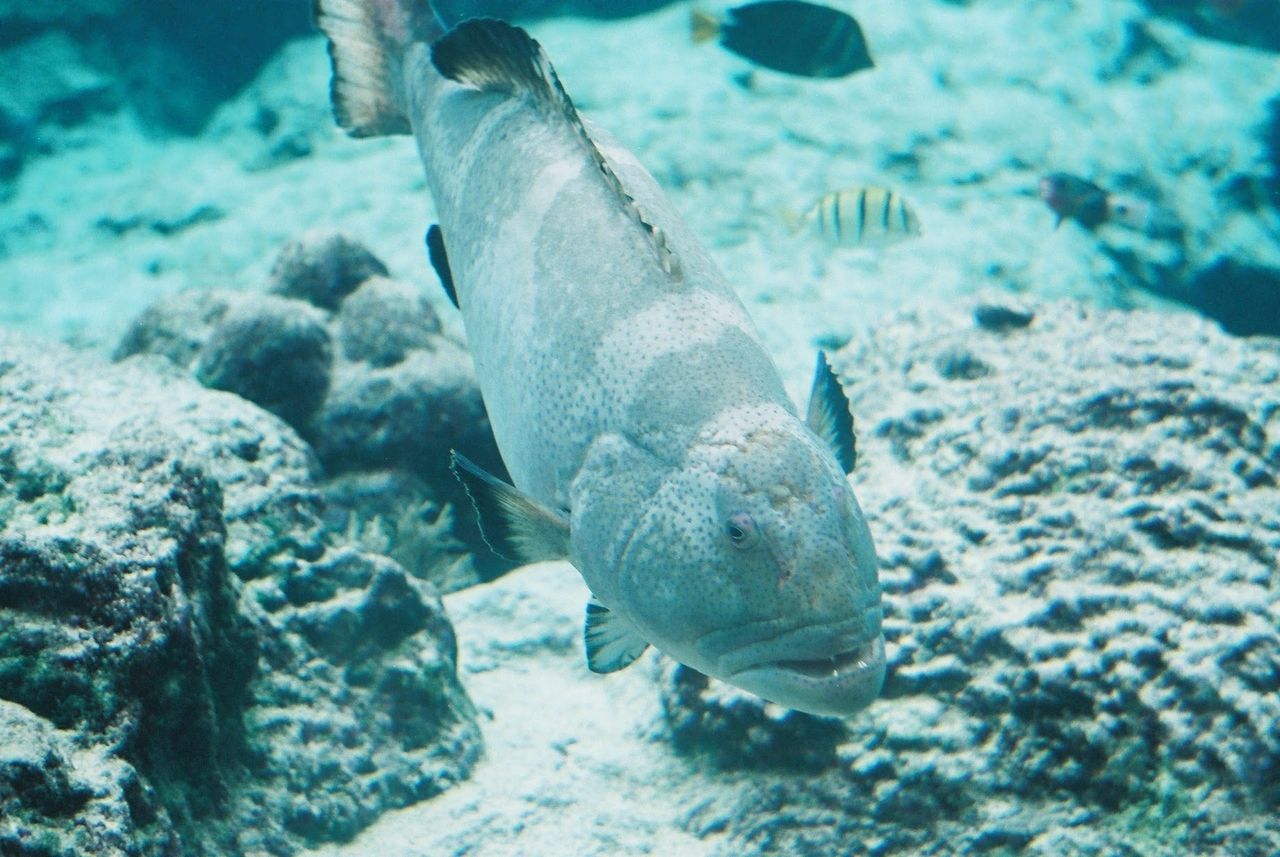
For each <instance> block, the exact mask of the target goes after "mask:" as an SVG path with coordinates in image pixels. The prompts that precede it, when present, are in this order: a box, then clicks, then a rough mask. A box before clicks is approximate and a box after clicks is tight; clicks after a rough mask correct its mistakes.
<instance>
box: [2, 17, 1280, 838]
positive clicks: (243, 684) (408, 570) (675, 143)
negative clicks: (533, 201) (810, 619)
mask: <svg viewBox="0 0 1280 857" xmlns="http://www.w3.org/2000/svg"><path fill="white" fill-rule="evenodd" d="M443 5H447V7H448V9H447V11H448V13H449V14H450V15H455V16H464V15H469V14H488V15H496V16H503V17H512V18H513V20H515V21H517V22H519V23H521V24H522V25H523V26H526V27H527V28H528V29H529V30H530V32H531V33H532V34H533V35H534V36H535V37H536V38H537V39H538V40H539V41H540V42H541V43H542V44H543V46H544V48H545V49H546V51H547V53H548V55H549V56H550V58H551V59H552V61H553V62H554V63H555V66H556V69H557V71H558V73H559V76H560V79H561V80H562V81H563V83H564V86H565V88H566V89H567V90H568V92H569V93H571V95H572V97H573V99H574V102H575V103H576V104H577V106H578V109H579V110H580V111H581V113H582V114H583V115H584V116H585V117H587V118H588V119H590V120H591V121H593V122H594V123H596V124H598V125H599V126H601V127H604V128H606V129H608V130H609V131H611V132H612V133H613V134H614V135H615V136H616V137H617V138H618V139H619V140H620V141H621V142H622V143H623V144H625V145H626V146H627V147H628V148H630V149H631V150H632V151H633V152H634V153H635V154H636V156H637V157H638V158H639V160H640V161H641V163H643V164H644V165H645V166H646V167H647V168H648V169H649V170H650V171H651V172H652V173H653V175H654V176H655V177H656V179H657V181H658V183H659V184H660V185H661V186H662V188H663V189H664V190H665V191H666V192H667V194H668V195H669V197H670V199H671V200H672V202H673V203H674V205H675V207H676V209H678V211H679V212H680V214H681V215H682V216H683V217H684V218H685V219H686V221H687V222H688V223H689V224H690V226H691V227H692V228H693V231H694V232H695V233H696V234H698V235H699V236H700V237H701V238H702V239H703V241H704V242H705V243H706V244H707V245H708V246H709V247H710V249H711V252H712V254H713V255H714V257H715V259H716V262H717V263H718V264H719V265H720V266H721V267H722V269H723V270H724V271H725V273H726V274H727V275H728V277H729V280H730V281H731V282H732V283H733V285H734V287H735V288H736V289H737V291H738V293H739V295H740V296H741V297H742V299H743V300H744V302H745V303H746V305H747V306H748V309H749V310H750V312H751V314H752V317H753V319H754V320H755V322H756V324H757V325H758V326H759V329H760V332H761V335H762V338H763V339H764V341H765V344H766V346H767V347H768V349H769V351H770V353H771V354H772V355H773V357H774V359H775V360H776V362H777V364H778V366H779V368H780V369H781V371H782V375H783V378H784V381H785V382H786V384H787V387H788V390H789V391H790V392H791V394H792V396H793V398H795V399H796V400H797V401H802V400H803V399H804V396H805V393H806V390H807V386H808V383H809V380H810V374H811V372H812V367H813V360H814V351H815V349H817V348H819V347H820V348H823V349H826V350H827V351H828V352H829V353H830V355H831V360H832V364H833V366H834V368H835V369H836V371H837V372H838V373H839V375H840V378H841V379H842V381H843V382H844V384H845V387H846V391H847V392H848V395H849V397H850V399H851V401H852V405H853V411H854V414H855V417H856V421H857V427H858V465H857V469H856V470H855V472H854V474H853V477H852V478H853V480H854V483H855V485H856V486H857V489H858V495H859V498H860V500H861V502H862V504H863V507H864V509H865V510H866V513H867V516H868V519H869V522H870V525H871V529H872V533H873V535H874V537H875V541H876V545H877V550H878V553H879V556H880V561H881V571H880V578H881V585H882V587H883V592H884V603H885V634H886V638H887V654H888V661H889V674H888V677H887V679H886V683H885V688H884V692H883V694H882V696H881V698H880V699H879V700H878V701H877V702H875V703H874V704H873V705H872V706H871V707H870V708H869V709H868V710H866V711H865V712H863V713H861V714H859V715H857V716H854V717H852V718H849V719H847V720H843V721H841V720H832V719H823V718H816V717H810V716H807V715H804V714H799V713H796V712H790V711H787V710H785V709H782V708H779V707H777V706H774V705H770V704H764V703H762V702H761V701H760V700H758V699H756V698H755V697H752V696H750V695H748V694H745V693H742V692H739V691H736V690H734V689H732V688H729V687H727V686H725V685H721V684H719V683H717V682H714V681H709V680H707V679H706V678H705V677H703V676H701V675H699V674H697V673H694V672H692V671H691V670H687V669H684V668H682V667H679V666H678V665H675V664H674V663H672V662H670V661H668V660H665V659H663V658H662V657H660V656H658V655H656V654H654V653H652V652H650V653H648V654H646V655H645V656H644V657H643V658H642V659H641V660H640V661H639V662H637V663H636V664H635V665H634V666H632V667H631V668H629V669H627V670H625V671H622V672H619V673H615V674H612V675H609V676H598V675H594V674H591V673H589V672H588V671H587V670H586V669H585V667H584V665H583V655H582V639H581V637H582V609H583V604H584V603H585V600H586V591H585V587H584V586H583V584H582V582H581V580H580V578H579V577H578V575H577V574H576V572H574V571H573V570H572V569H571V568H569V567H568V566H565V565H562V564H544V565H540V566H536V567H533V568H528V569H523V570H521V571H520V572H519V573H517V574H510V575H508V574H507V572H508V571H510V570H511V564H510V563H508V562H506V561H505V560H502V559H501V558H499V557H497V556H495V555H493V554H492V553H490V552H489V551H488V550H487V548H486V546H485V544H484V543H483V541H482V540H481V539H480V537H479V534H478V532H477V530H476V528H475V525H474V522H473V521H472V520H471V519H470V515H469V511H470V510H469V507H468V504H467V503H466V499H465V497H464V496H463V495H462V494H461V489H460V488H459V487H458V486H457V485H456V483H455V482H454V480H453V478H452V476H451V475H450V473H449V472H448V455H447V452H448V450H449V449H451V448H458V449H461V450H465V451H466V452H467V454H468V456H470V457H472V458H473V459H474V460H476V461H477V462H480V463H482V464H485V465H486V466H487V467H489V468H490V469H492V470H495V471H500V470H501V467H502V465H501V461H500V458H499V456H498V454H497V451H496V449H495V448H494V447H493V442H492V439H491V438H490V436H489V431H488V426H487V420H486V417H485V414H484V409H483V405H482V403H481V401H480V397H479V392H478V390H477V389H476V386H475V381H474V377H473V374H472V370H471V366H470V359H469V357H468V355H467V353H466V348H465V337H464V334H463V330H462V325H461V319H460V317H459V315H458V313H457V311H456V310H455V309H454V307H453V306H452V305H451V304H450V302H449V298H448V296H447V295H446V293H445V292H444V290H443V289H441V288H440V284H439V283H438V281H437V277H436V275H435V273H434V272H433V271H432V269H431V266H430V264H429V263H428V259H427V252H426V249H425V247H424V243H423V242H424V238H423V235H424V232H425V230H426V227H427V226H428V225H429V224H431V223H433V222H434V209H433V204H432V202H431V199H430V196H429V194H428V193H427V192H426V187H425V183H424V180H423V178H422V165H421V163H420V161H419V156H418V153H417V151H416V148H415V146H414V145H413V143H412V141H411V139H409V138H400V137H390V138H379V139H375V140H353V139H349V138H347V137H346V136H344V135H343V134H342V133H341V132H340V131H339V130H338V129H337V128H336V126H335V124H334V121H333V116H332V111H331V109H330V106H329V98H328V96H329V78H330V71H329V59H328V56H327V54H326V50H325V44H324V40H323V39H322V38H321V37H320V36H319V35H318V34H317V33H315V32H314V31H313V29H312V26H311V23H310V19H311V10H310V8H309V6H310V4H309V3H306V2H303V0H296V2H294V0H259V2H250V0H220V2H217V3H189V2H183V0H133V1H132V2H126V0H72V2H52V1H51V0H28V1H27V2H18V0H0V53H2V54H3V58H2V59H3V61H0V854H4V855H23V857H27V855H31V856H32V857H35V855H41V857H43V855H153V854H154V855H179V854H209V855H221V854H228V855H259V854H272V855H286V854H303V853H313V854H317V855H319V854H324V855H331V857H337V855H344V857H346V855H351V857H354V855H363V854H380V855H384V857H399V856H400V855H403V857H408V855H423V857H428V855H430V857H434V855H454V854H457V855H464V854H465V855H482V856H483V857H487V855H597V854H598V855H618V854H655V855H665V854H670V855H731V854H732V855H751V854H761V855H763V854H779V855H792V854H795V855H810V854H812V855H833V854H841V855H843V854H849V855H861V854H867V855H890V854H1036V855H1112V854H1116V855H1187V854H1222V855H1274V854H1278V853H1280V694H1278V693H1277V690H1280V487H1278V483H1277V480H1278V479H1280V338H1278V337H1280V3H1277V2H1275V0H1216V2H1215V0H1052V2H1051V1H1050V0H968V2H962V0H919V2H914V3H909V4H907V3H902V2H895V0H857V2H845V0H833V2H832V3H831V4H829V5H832V6H834V7H836V8H839V9H841V10H843V11H845V12H848V13H850V14H852V15H854V16H855V17H856V19H857V21H858V23H859V24H860V25H861V30H862V33H863V34H864V35H865V39H866V43H867V46H868V48H869V52H870V56H871V57H872V58H873V59H874V66H873V67H871V68H865V69H861V70H858V71H857V72H856V73H853V74H850V75H848V76H845V77H840V78H835V79H818V78H812V77H801V76H794V75H786V74H781V73H778V72H775V71H772V70H770V69H768V68H765V67H763V66H762V65H761V64H759V63H755V62H752V61H751V60H750V59H748V58H746V57H744V56H742V55H741V54H739V53H735V52H734V51H731V50H728V49H726V48H725V47H724V46H721V45H718V44H716V41H715V39H714V38H712V39H710V40H708V41H705V42H702V43H695V42H694V40H693V39H692V37H691V36H692V34H691V24H690V18H691V12H692V11H694V10H695V9H696V10H698V11H701V12H706V13H708V14H709V15H711V16H712V17H713V18H718V19H719V20H725V19H724V17H723V16H724V15H725V14H726V12H725V10H726V9H727V8H728V7H729V6H731V5H735V4H731V3H715V2H708V3H697V4H691V3H688V2H660V0H634V2H633V0H616V2H615V0H563V1H562V2H553V0H545V2H540V1H539V0H531V2H525V3H521V2H518V0H451V2H450V3H448V4H442V6H443ZM442 11H443V10H442ZM841 192H843V193H844V194H845V195H844V196H841V197H835V196H830V195H832V194H840V193H841ZM824 200H825V202H824ZM891 200H892V201H894V204H895V205H901V206H905V208H903V209H900V210H902V211H909V212H910V217H911V218H914V220H912V221H910V222H912V223H915V225H916V228H907V227H906V226H905V225H904V227H903V228H902V229H897V230H895V229H890V228H889V226H888V216H887V213H888V212H889V211H890V210H891V208H890V201H891ZM876 201H878V202H880V203H882V204H883V205H884V206H885V207H884V211H885V212H886V219H885V221H884V223H885V226H884V228H883V231H884V232H885V233H894V234H886V235H884V236H880V237H882V238H883V239H884V240H872V237H873V235H872V233H875V232H876V230H875V229H874V228H872V227H873V226H874V223H873V222H872V221H871V220H870V219H869V218H868V216H867V214H866V211H865V210H864V209H866V208H867V206H868V204H869V203H870V202H876ZM824 205H825V206H826V207H825V208H824V207H823V206H824ZM836 205H839V206H840V215H841V221H840V227H839V229H838V230H836V232H837V233H838V234H833V233H832V231H831V230H832V229H833V228H835V217H836V215H835V214H834V213H833V207H834V206H836ZM855 210H856V212H857V213H856V214H855V213H854V212H855ZM892 210H895V211H898V210H899V209H892ZM806 213H808V216H807V217H806ZM851 215H852V219H851ZM823 217H826V218H827V220H826V221H823V220H822V218H823ZM901 222H902V223H903V224H907V223H908V222H909V219H908V217H907V215H906V214H903V215H902V217H901ZM850 223H853V224H855V225H856V226H857V228H856V230H854V232H850V229H849V226H850Z"/></svg>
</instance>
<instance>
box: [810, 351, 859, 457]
mask: <svg viewBox="0 0 1280 857" xmlns="http://www.w3.org/2000/svg"><path fill="white" fill-rule="evenodd" d="M805 422H806V423H807V424H808V426H809V428H810V429H811V430H812V431H813V433H814V434H816V435H817V436H818V437H820V438H822V439H823V440H824V441H826V443H827V446H829V447H830V448H831V451H832V452H833V453H835V456H836V461H838V462H840V466H841V467H842V468H844V472H845V473H852V472H853V466H854V464H856V463H857V461H858V446H857V437H856V435H855V434H854V431H853V412H852V411H851V410H850V409H849V397H848V396H846V395H845V392H844V388H843V387H841V386H840V380H839V379H838V378H836V373H835V372H833V371H831V364H830V363H828V362H827V355H826V354H825V353H823V352H821V351H819V352H818V370H817V372H815V373H814V376H813V389H812V390H810V391H809V414H808V416H807V417H806V418H805Z"/></svg>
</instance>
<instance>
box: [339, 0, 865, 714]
mask: <svg viewBox="0 0 1280 857" xmlns="http://www.w3.org/2000/svg"><path fill="white" fill-rule="evenodd" d="M317 10H318V15H317V22H318V24H319V25H320V27H321V29H322V30H323V31H324V33H325V34H326V35H327V37H328V39H329V52H330V56H331V58H332V60H333V69H334V76H333V82H332V89H331V92H332V96H333V102H334V112H335V116H336V118H337V120H338V122H339V124H341V125H342V126H343V127H344V128H345V129H346V130H347V131H348V132H349V133H350V134H352V135H354V136H371V135H381V134H394V133H412V134H413V135H414V136H415V138H416V141H417V144H418V150H419V153H420V155H421V160H422V163H423V167H424V169H425V172H426V177H427V185H428V187H429V188H430V191H431V194H432V196H433V198H434V201H435V205H436V212H437V214H438V218H439V223H438V231H437V230H432V233H431V235H429V237H428V244H429V246H430V247H431V256H432V260H433V264H434V265H436V266H437V269H439V268H445V269H446V270H447V276H444V277H442V280H443V281H444V282H447V283H450V284H451V285H452V288H453V292H454V297H456V299H457V303H458V305H459V308H460V311H461V314H462V318H463V324H464V326H465V329H466V335H467V340H468V344H469V346H470V348H471V352H472V356H473V358H474V361H475V369H476V376H477V379H478V381H479V384H480V388H481V391H482V394H483V396H484V400H485V405H486V408H487V410H488V414H489V417H490V422H491V425H492V427H493V431H494V435H495V437H496V439H497V442H498V446H499V449H500V450H501V452H502V456H503V459H504V462H505V464H506V466H507V468H508V470H509V472H510V474H511V478H512V483H514V484H508V483H507V482H504V481H501V480H499V479H497V478H495V477H494V476H492V475H490V474H487V473H485V472H484V471H483V470H481V469H480V468H478V467H477V466H475V465H474V464H472V463H471V462H469V461H467V460H466V459H465V458H464V457H463V456H461V455H458V454H457V453H455V454H454V458H453V460H454V470H455V473H456V474H457V476H458V477H459V478H460V479H461V480H462V482H463V484H464V485H465V486H466V488H467V490H468V492H469V494H470V495H471V498H472V500H473V501H474V505H475V507H476V510H477V512H478V514H479V517H480V522H481V528H482V530H483V532H484V534H485V536H486V538H487V539H488V540H489V542H490V544H492V545H493V546H494V547H496V548H498V550H499V552H501V553H503V554H505V555H507V556H511V557H516V558H519V559H520V560H523V561H526V562H532V561H537V560H545V559H567V560H568V561H569V562H570V563H572V564H573V566H575V567H576V568H577V570H578V571H579V573H580V574H581V575H582V577H583V579H584V580H585V582H586V583H587V585H588V588H589V589H590V590H591V593H592V596H593V597H592V599H591V601H590V603H589V604H588V607H587V617H586V626H585V633H584V638H585V644H586V652H587V664H588V667H589V668H590V669H591V670H593V671H596V672H610V671H613V670H617V669H621V668H623V667H625V666H626V665H627V664H629V663H631V662H632V661H634V660H635V659H636V658H637V657H638V656H639V655H640V654H641V653H642V652H643V651H644V650H645V649H646V647H647V646H649V645H651V644H652V645H653V646H654V647H656V648H657V649H659V650H660V651H662V652H664V653H665V654H667V655H669V656H671V657H672V658H674V659H675V660H677V661H680V662H681V663H684V664H687V665H688V666H690V667H692V668H694V669H696V670H699V671H701V672H703V673H706V674H708V675H711V676H715V677H717V678H721V679H723V680H725V681H727V682H729V683H731V684H733V685H736V686H738V687H740V688H743V689H745V690H747V691H750V692H752V693H755V694H757V695H759V696H762V697H764V698H765V699H769V700H772V701H775V702H778V703H781V704H782V705H785V706H788V707H790V708H794V709H798V710H800V711H805V712H810V713H814V714H823V715H834V716H843V715H848V714H851V713H853V712H856V711H858V710H859V709H861V708H862V707H864V706H866V705H867V704H868V703H870V702H871V701H872V700H873V699H874V698H875V697H876V696H877V695H878V693H879V691H880V687H881V684H882V682H883V679H884V671H885V657H884V638H883V635H882V633H881V606H880V586H879V582H878V579H877V571H876V564H877V561H876V555H875V549H874V546H873V544H872V540H871V533H870V531H869V530H868V527H867V521H866V518H865V516H864V515H863V513H862V511H861V509H860V508H859V506H858V502H857V500H856V498H855V497H854V494H853V490H852V489H851V488H850V486H849V481H848V478H847V474H848V473H849V472H850V471H851V470H852V469H853V466H854V462H855V455H856V451H855V447H854V441H853V437H854V435H853V420H852V416H851V415H850V413H849V405H848V399H847V398H846V396H845V394H844V392H843V391H842V389H841V386H840V383H839V381H837V380H836V377H835V375H834V373H833V372H832V370H831V367H830V365H829V364H828V362H827V360H826V358H825V357H823V356H821V355H820V356H819V360H818V366H817V371H816V373H815V378H814V384H813V390H812V393H811V396H810V402H809V407H808V410H807V411H806V413H805V415H804V416H803V417H801V416H800V414H799V413H798V412H797V410H796V408H795V406H794V405H793V404H792V403H791V401H790V400H789V399H788V397H787V395H786V392H785V390H784V388H783V384H782V381H781V379H780V377H779V374H778V371H777V369H776V367H775V366H774V363H773V361H772V360H771V359H770V358H769V356H768V354H767V353H766V352H765V350H764V348H763V346H762V345H761V342H760V338H759V336H758V334H757V331H756V329H755V327H754V325H753V324H752V322H751V320H750V318H749V317H748V315H747V312H746V309H745V307H744V306H743V305H742V303H741V301H740V300H739V299H738V298H737V296H736V295H735V294H734V292H733V290H732V288H731V287H730V286H729V284H728V282H727V281H726V280H725V278H724V276H723V274H721V273H720V270H719V269H718V268H717V266H716V265H715V263H714V261H713V260H712V259H711V257H710V255H709V254H708V252H707V251H706V249H705V248H704V247H703V246H702V244H701V243H700V242H699V241H698V240H697V239H696V238H695V237H694V235H693V234H692V233H691V232H690V230H689V229H688V227H687V226H686V225H685V224H684V223H683V222H682V221H681V220H680V218H679V216H678V215H677V214H676V211H675V209H674V207H673V206H672V205H671V203H670V202H669V201H668V200H667V198H666V197H665V196H664V194H663V193H662V191H661V190H660V189H659V188H658V185H657V183H656V182H655V181H654V179H653V177H652V176H651V175H650V174H649V173H648V172H647V171H646V170H645V169H644V167H642V166H641V165H640V163H639V162H638V161H637V160H636V158H635V156H634V155H632V154H631V153H630V152H629V151H627V150H626V149H625V148H623V147H622V146H621V145H620V144H619V143H618V142H617V141H616V140H614V139H613V137H611V136H610V135H609V134H608V133H607V132H605V131H603V130H602V129H600V128H597V127H595V126H594V125H591V124H589V123H587V122H585V121H584V120H583V119H582V118H581V117H580V116H579V115H578V112H577V110H576V109H575V108H574V105H573V102H572V100H571V99H570V97H569V95H568V94H567V93H566V92H565V89H564V87H563V86H562V85H561V83H560V79H559V77H558V76H557V75H556V72H555V70H554V69H553V67H552V65H551V63H550V61H549V60H548V59H547V57H546V55H545V54H544V53H543V51H542V49H541V47H540V46H539V45H538V43H537V42H536V41H534V40H533V39H532V38H531V37H530V36H529V35H528V34H527V33H526V32H525V31H524V30H522V29H520V28H518V27H513V26H511V25H509V24H506V23H503V22H501V21H496V20H492V19H472V20H469V21H464V22H462V23H461V24H458V25H457V26H456V27H454V28H453V29H451V30H449V31H448V32H444V31H443V28H442V27H441V25H440V24H439V23H438V22H437V19H436V18H435V17H434V16H433V15H432V13H431V9H430V7H429V6H428V5H426V4H424V3H423V2H421V0H317Z"/></svg>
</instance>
